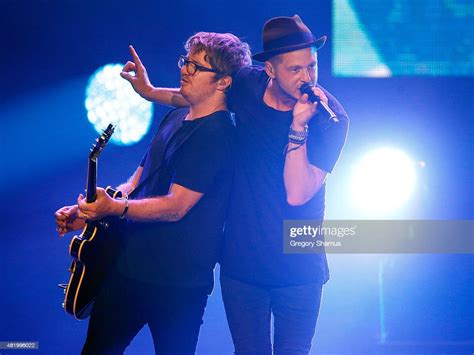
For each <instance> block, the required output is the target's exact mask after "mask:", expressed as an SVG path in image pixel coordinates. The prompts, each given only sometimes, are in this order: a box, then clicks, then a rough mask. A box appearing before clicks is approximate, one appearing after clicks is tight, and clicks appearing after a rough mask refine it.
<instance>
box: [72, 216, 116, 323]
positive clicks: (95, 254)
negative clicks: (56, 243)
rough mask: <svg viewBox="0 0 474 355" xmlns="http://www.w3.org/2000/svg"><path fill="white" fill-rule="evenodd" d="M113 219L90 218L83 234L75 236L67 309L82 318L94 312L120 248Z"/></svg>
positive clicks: (76, 316)
mask: <svg viewBox="0 0 474 355" xmlns="http://www.w3.org/2000/svg"><path fill="white" fill-rule="evenodd" d="M109 223H110V222H108V221H106V220H102V221H99V222H96V221H91V222H88V223H87V224H86V226H85V227H84V230H83V231H82V233H81V235H79V236H75V237H74V238H73V239H72V240H71V244H70V245H69V254H71V256H72V258H73V261H72V264H71V268H70V269H69V271H70V272H71V273H72V274H71V277H70V279H69V284H68V286H67V288H66V296H65V298H64V310H65V311H66V312H67V313H69V314H71V315H73V316H74V317H75V318H76V319H79V320H83V319H85V318H87V317H88V316H89V315H90V312H91V309H92V305H93V303H94V298H95V297H96V296H97V294H98V292H99V289H100V286H101V284H102V283H103V281H104V279H105V277H106V276H107V274H108V272H109V270H110V269H111V267H112V266H113V263H114V261H115V260H116V256H117V254H118V252H119V248H120V240H119V238H118V237H119V235H117V233H113V232H112V228H111V227H110V224H109Z"/></svg>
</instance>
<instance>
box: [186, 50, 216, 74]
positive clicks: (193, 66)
mask: <svg viewBox="0 0 474 355" xmlns="http://www.w3.org/2000/svg"><path fill="white" fill-rule="evenodd" d="M183 66H186V70H187V71H188V73H189V75H194V74H196V72H197V71H198V70H200V71H207V72H211V73H217V74H218V73H219V72H218V71H217V70H215V69H211V68H206V67H203V66H202V65H199V64H197V63H195V62H193V61H192V60H189V59H188V58H186V57H185V56H184V55H180V56H179V60H178V68H179V69H181V68H182V67H183Z"/></svg>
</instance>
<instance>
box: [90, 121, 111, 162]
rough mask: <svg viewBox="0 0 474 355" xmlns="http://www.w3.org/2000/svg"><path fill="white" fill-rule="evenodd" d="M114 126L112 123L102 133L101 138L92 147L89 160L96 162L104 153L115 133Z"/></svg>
mask: <svg viewBox="0 0 474 355" xmlns="http://www.w3.org/2000/svg"><path fill="white" fill-rule="evenodd" d="M114 129H115V127H114V125H113V124H112V123H110V124H109V125H108V126H107V128H106V129H105V130H104V132H102V134H101V135H100V137H99V138H97V139H96V140H95V143H94V145H93V146H92V149H91V153H90V154H89V159H91V160H93V161H96V160H97V158H98V157H99V155H100V153H102V150H103V149H104V147H105V146H106V144H107V143H108V141H109V139H110V137H112V134H113V133H114Z"/></svg>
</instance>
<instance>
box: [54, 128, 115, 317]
mask: <svg viewBox="0 0 474 355" xmlns="http://www.w3.org/2000/svg"><path fill="white" fill-rule="evenodd" d="M113 132H114V126H113V125H112V124H109V126H108V127H107V128H106V129H105V131H104V132H103V133H102V134H101V135H100V137H99V138H98V139H96V143H95V144H94V145H93V147H92V149H91V152H90V154H89V161H88V172H87V190H86V200H87V202H88V203H91V202H94V201H95V200H96V198H97V186H96V182H97V162H98V158H99V155H100V153H101V152H102V150H103V149H104V147H105V145H106V144H107V142H108V141H109V139H110V137H111V136H112V134H113ZM106 192H107V193H108V194H109V195H110V196H111V197H113V198H121V197H122V194H121V192H120V191H116V190H114V189H112V188H110V187H107V189H106ZM111 225H112V223H111V220H109V219H106V218H105V219H102V220H99V221H90V220H87V221H86V224H85V226H84V229H83V230H82V233H81V234H80V235H76V236H74V237H73V238H72V240H71V243H70V245H69V254H70V255H71V257H72V263H71V266H70V268H69V269H68V271H69V272H71V277H70V279H69V283H68V284H59V285H58V286H59V287H60V288H62V289H64V293H65V298H64V303H63V308H64V310H65V311H66V313H69V314H71V315H73V316H74V317H75V318H76V319H78V320H83V319H86V318H87V317H88V316H89V315H90V312H91V309H92V305H93V304H94V299H95V297H96V295H97V293H98V291H99V288H100V285H101V283H102V281H103V280H104V278H105V276H106V274H107V272H108V270H109V269H110V267H111V265H112V263H113V261H114V260H115V256H116V254H117V252H118V247H119V242H118V241H117V238H114V236H113V235H111V234H113V232H112V227H111Z"/></svg>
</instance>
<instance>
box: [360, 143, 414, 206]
mask: <svg viewBox="0 0 474 355" xmlns="http://www.w3.org/2000/svg"><path fill="white" fill-rule="evenodd" d="M415 181H416V174H415V163H414V162H413V161H412V160H411V159H410V157H408V156H407V155H406V154H405V153H404V152H402V151H400V150H398V149H393V148H388V147H384V148H380V149H377V150H374V151H372V152H370V153H368V154H367V155H366V156H365V157H363V158H362V159H361V160H360V162H359V163H358V164H357V166H356V167H355V168H354V176H353V183H352V193H353V198H354V201H355V202H356V203H357V204H358V205H359V207H361V208H363V209H364V210H365V211H366V212H370V213H372V214H374V215H381V214H382V215H383V214H386V213H387V212H390V211H393V210H395V209H397V208H399V207H401V206H402V205H403V204H404V203H405V202H407V200H408V199H409V198H410V195H411V194H412V192H413V189H414V187H415Z"/></svg>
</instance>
